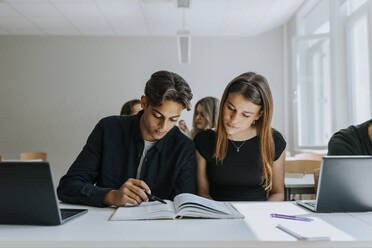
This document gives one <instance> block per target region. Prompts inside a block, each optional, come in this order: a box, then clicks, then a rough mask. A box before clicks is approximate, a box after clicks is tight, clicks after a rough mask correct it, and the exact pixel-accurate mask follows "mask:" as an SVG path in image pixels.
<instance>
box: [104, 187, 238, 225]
mask: <svg viewBox="0 0 372 248" xmlns="http://www.w3.org/2000/svg"><path fill="white" fill-rule="evenodd" d="M166 203H167V204H163V203H160V202H144V203H141V204H140V205H139V206H132V207H120V208H117V209H116V211H115V212H114V214H113V215H112V216H111V218H110V220H152V219H180V218H184V217H186V218H211V219H239V218H244V216H243V215H242V214H240V213H239V212H238V211H237V210H236V209H235V208H234V207H233V206H232V205H231V204H230V203H228V202H218V201H213V200H209V199H206V198H203V197H200V196H196V195H193V194H188V193H183V194H179V195H177V196H176V197H175V198H174V201H173V202H172V201H169V200H166Z"/></svg>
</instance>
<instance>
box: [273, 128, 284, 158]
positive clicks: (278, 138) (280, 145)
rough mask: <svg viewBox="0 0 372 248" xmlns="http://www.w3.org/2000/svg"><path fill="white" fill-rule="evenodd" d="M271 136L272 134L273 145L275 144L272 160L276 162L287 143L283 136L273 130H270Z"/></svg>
mask: <svg viewBox="0 0 372 248" xmlns="http://www.w3.org/2000/svg"><path fill="white" fill-rule="evenodd" d="M272 134H273V139H274V144H275V158H274V160H277V159H278V158H279V157H280V155H281V154H282V152H283V151H284V150H285V147H286V146H287V142H286V141H285V139H284V137H283V135H282V134H281V133H280V132H279V131H277V130H275V129H274V128H273V129H272Z"/></svg>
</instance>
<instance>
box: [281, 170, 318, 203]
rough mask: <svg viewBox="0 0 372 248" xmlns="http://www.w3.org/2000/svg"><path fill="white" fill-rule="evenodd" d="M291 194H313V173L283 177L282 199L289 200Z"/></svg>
mask: <svg viewBox="0 0 372 248" xmlns="http://www.w3.org/2000/svg"><path fill="white" fill-rule="evenodd" d="M291 194H314V174H305V175H304V176H303V177H285V178H284V199H285V200H290V199H289V198H290V195H291Z"/></svg>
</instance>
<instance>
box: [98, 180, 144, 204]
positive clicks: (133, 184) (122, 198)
mask: <svg viewBox="0 0 372 248" xmlns="http://www.w3.org/2000/svg"><path fill="white" fill-rule="evenodd" d="M145 192H147V193H149V194H151V190H150V188H149V186H147V184H146V183H145V182H144V181H142V180H138V179H133V178H129V179H128V180H127V181H126V182H125V183H124V184H123V185H122V186H121V187H120V189H117V190H111V191H109V192H108V193H107V194H106V195H105V198H104V203H105V204H107V205H114V206H118V207H122V206H124V205H125V204H126V203H130V204H132V205H139V204H141V202H143V201H148V197H147V195H146V193H145Z"/></svg>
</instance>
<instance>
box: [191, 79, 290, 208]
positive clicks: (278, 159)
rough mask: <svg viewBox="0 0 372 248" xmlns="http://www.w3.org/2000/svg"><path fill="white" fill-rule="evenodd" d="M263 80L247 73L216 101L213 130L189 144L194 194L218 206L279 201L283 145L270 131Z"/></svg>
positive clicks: (269, 105) (269, 109) (267, 95)
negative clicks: (194, 161) (195, 186)
mask: <svg viewBox="0 0 372 248" xmlns="http://www.w3.org/2000/svg"><path fill="white" fill-rule="evenodd" d="M273 107H274V106H273V99H272V95H271V91H270V88H269V85H268V83H267V80H266V79H265V78H264V77H263V76H261V75H258V74H256V73H253V72H248V73H244V74H241V75H240V76H238V77H236V78H235V79H233V80H232V81H231V82H230V83H229V84H228V85H227V87H226V88H225V91H224V93H223V96H222V99H221V105H220V110H219V117H218V124H217V131H213V130H205V131H201V132H199V133H198V134H197V135H196V137H195V139H194V142H195V146H196V159H197V183H198V194H199V195H201V196H203V197H206V198H211V199H214V200H219V201H265V200H269V201H282V200H283V199H284V160H285V147H286V142H285V140H284V138H283V137H282V135H281V134H280V133H279V132H278V131H275V130H274V129H273V128H272V127H271V119H272V115H273Z"/></svg>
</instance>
